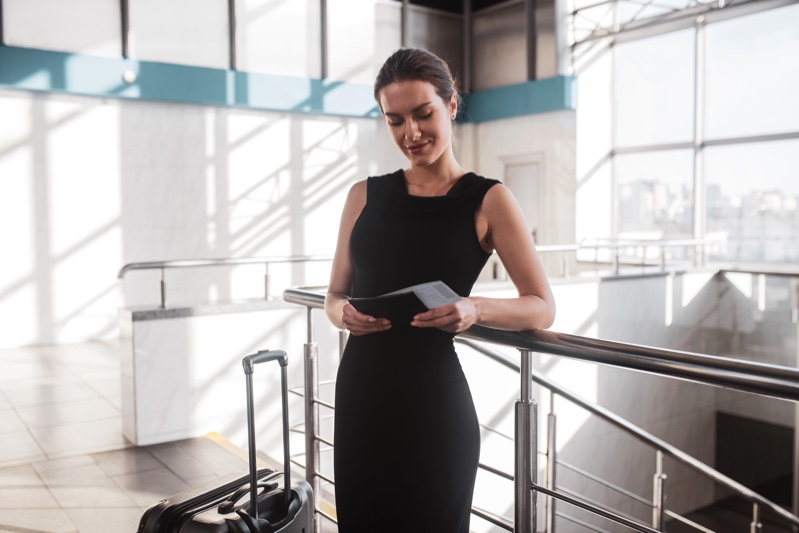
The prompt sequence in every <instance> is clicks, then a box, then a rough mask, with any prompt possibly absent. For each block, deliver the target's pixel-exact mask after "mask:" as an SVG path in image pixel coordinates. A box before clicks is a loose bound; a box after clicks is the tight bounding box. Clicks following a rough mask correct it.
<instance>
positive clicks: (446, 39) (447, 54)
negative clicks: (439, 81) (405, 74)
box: [408, 8, 463, 86]
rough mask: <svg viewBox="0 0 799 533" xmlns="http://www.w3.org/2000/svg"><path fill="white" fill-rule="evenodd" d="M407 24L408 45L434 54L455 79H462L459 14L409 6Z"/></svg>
mask: <svg viewBox="0 0 799 533" xmlns="http://www.w3.org/2000/svg"><path fill="white" fill-rule="evenodd" d="M408 26H409V31H408V46H412V47H418V48H424V49H425V50H430V51H431V52H433V53H434V54H437V55H438V56H439V57H441V58H442V59H444V60H445V61H446V62H447V64H448V65H449V68H450V70H452V73H453V74H454V75H455V76H456V78H457V79H459V80H463V20H462V19H461V17H460V16H457V15H453V14H451V13H446V12H443V11H442V12H431V11H430V10H427V9H414V8H411V9H409V13H408ZM462 85H463V84H462V83H461V86H462Z"/></svg>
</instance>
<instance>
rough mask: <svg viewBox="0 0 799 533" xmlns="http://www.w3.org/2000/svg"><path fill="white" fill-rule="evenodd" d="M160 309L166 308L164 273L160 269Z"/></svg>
mask: <svg viewBox="0 0 799 533" xmlns="http://www.w3.org/2000/svg"><path fill="white" fill-rule="evenodd" d="M161 309H166V273H165V269H164V268H162V269H161Z"/></svg>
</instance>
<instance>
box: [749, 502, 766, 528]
mask: <svg viewBox="0 0 799 533" xmlns="http://www.w3.org/2000/svg"><path fill="white" fill-rule="evenodd" d="M761 531H763V524H761V523H760V505H758V504H757V503H755V504H752V524H751V527H750V528H749V532H750V533H760V532H761Z"/></svg>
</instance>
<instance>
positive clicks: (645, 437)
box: [283, 288, 799, 531]
mask: <svg viewBox="0 0 799 533" xmlns="http://www.w3.org/2000/svg"><path fill="white" fill-rule="evenodd" d="M322 290H323V289H321V288H318V289H317V290H316V291H312V290H307V289H302V288H291V289H287V290H286V291H284V293H283V298H284V300H285V301H286V302H290V303H295V304H300V305H303V306H305V307H307V308H308V312H309V314H310V310H311V309H314V308H316V309H321V308H323V307H324V299H325V296H324V293H323V292H322ZM470 339H471V340H479V341H484V342H490V343H494V344H501V345H504V346H509V347H514V348H517V349H519V350H522V353H523V354H524V353H529V352H543V353H549V354H554V355H561V356H565V357H570V358H574V359H578V360H583V361H589V362H594V363H601V364H606V365H611V366H615V367H620V368H626V369H632V370H640V371H647V372H652V373H656V374H659V375H663V376H668V377H672V378H678V379H687V380H691V381H698V382H701V383H705V384H711V385H721V386H724V387H727V388H733V389H738V390H743V391H747V392H755V393H757V394H761V395H766V396H773V397H777V398H784V399H789V400H799V370H798V369H795V368H789V367H783V366H778V365H768V364H762V363H755V362H751V361H742V360H737V359H731V358H725V357H717V356H708V355H703V354H697V353H691V352H681V351H676V350H665V349H661V348H653V347H648V346H640V345H634V344H628V343H620V342H614V341H606V340H601V339H591V338H587V337H581V336H578V335H568V334H562V333H557V332H552V331H544V330H539V331H532V332H518V331H505V330H497V329H493V328H487V327H484V326H472V327H471V328H469V329H468V330H466V331H464V332H462V333H461V334H459V336H458V338H457V339H456V340H458V342H461V343H464V344H467V345H469V346H470V347H472V348H475V349H477V350H478V351H479V352H480V353H483V354H484V355H486V356H488V357H489V358H491V359H492V360H494V361H496V362H498V363H500V364H502V365H503V366H506V367H508V368H510V369H513V370H515V371H517V372H520V371H521V366H524V365H520V363H519V362H517V361H514V360H513V359H511V358H510V357H508V356H507V355H505V354H501V353H498V352H493V351H491V350H488V349H486V348H485V347H482V346H478V345H476V344H474V343H473V342H470ZM522 362H524V359H523V360H522ZM526 370H529V374H530V375H531V376H532V380H533V381H534V382H536V383H539V384H540V385H543V386H545V387H546V388H549V389H550V390H551V391H552V392H553V393H555V394H558V395H561V396H563V397H564V398H566V399H568V400H570V401H572V402H573V403H575V404H577V405H580V406H581V407H583V408H585V409H587V410H588V411H590V412H592V413H594V414H596V415H597V416H600V417H602V418H604V419H605V420H607V421H609V422H611V423H612V424H614V425H616V426H617V427H619V428H621V429H623V430H624V431H626V432H628V433H630V434H632V435H633V436H635V437H637V438H638V439H639V440H641V441H643V442H645V443H647V444H649V445H651V446H653V447H655V448H656V449H657V450H658V451H659V453H661V452H662V453H665V454H667V455H669V456H671V457H673V458H674V459H676V460H678V461H680V462H682V463H684V464H686V465H688V466H691V467H693V468H694V469H696V470H698V471H700V472H702V473H703V474H704V475H706V476H708V477H710V478H711V479H712V480H713V481H714V482H716V483H719V484H721V485H724V486H726V487H728V488H730V489H732V490H733V491H735V492H737V493H738V494H739V495H741V496H742V497H744V498H746V499H748V500H749V501H751V502H753V503H754V505H755V507H758V506H763V507H764V508H767V509H769V510H770V511H772V512H774V513H775V514H777V515H778V516H780V517H782V518H783V519H785V520H786V521H788V522H790V523H791V524H794V525H799V517H796V516H795V515H793V514H791V513H789V512H788V511H786V510H784V509H783V508H782V507H780V506H779V505H777V504H775V503H773V502H771V501H770V500H768V499H766V498H764V497H763V496H761V495H760V494H758V493H756V492H754V491H752V490H751V489H749V488H748V487H745V486H743V485H741V484H740V483H738V482H736V481H734V480H732V479H731V478H729V477H727V476H725V475H723V474H721V473H720V472H717V471H716V470H714V469H713V468H711V467H710V466H708V465H706V464H705V463H702V462H701V461H699V460H698V459H695V458H694V457H692V456H690V455H688V454H686V453H685V452H683V451H682V450H680V449H678V448H676V447H674V446H672V445H671V444H669V443H667V442H665V441H663V440H661V439H658V438H657V437H655V436H654V435H651V434H649V433H647V432H645V431H644V430H642V429H640V428H638V427H637V426H635V425H633V424H631V423H630V422H628V421H627V420H625V419H623V418H621V417H619V416H618V415H616V414H615V413H612V412H611V411H608V410H607V409H604V408H602V407H601V406H598V405H594V404H591V403H590V402H588V401H586V400H584V399H582V398H580V397H578V396H577V395H575V394H573V393H571V392H569V391H567V390H565V389H562V388H560V387H558V386H557V385H555V384H552V383H550V382H548V381H547V380H545V378H543V376H541V375H540V374H538V373H536V372H535V371H533V370H532V369H529V368H528V369H526ZM523 392H524V391H523ZM528 392H529V391H528ZM523 395H524V394H523ZM481 466H482V465H481ZM533 486H534V488H535V490H539V491H540V492H542V493H544V494H548V495H550V496H552V497H555V498H558V499H560V500H564V501H566V502H568V503H571V504H574V505H578V506H580V507H583V508H585V509H586V510H589V511H591V512H595V513H596V514H599V515H600V516H602V515H603V511H602V510H598V509H593V510H592V509H589V508H587V507H586V506H587V505H588V506H590V504H588V503H586V502H581V503H580V504H575V503H574V502H573V501H572V500H573V498H569V497H568V496H566V495H564V494H563V493H562V492H559V491H556V490H553V489H551V488H546V487H541V486H539V485H537V484H536V483H535V482H533ZM564 496H566V497H564ZM606 517H607V516H606ZM615 518H617V517H614V518H613V519H615ZM622 523H624V522H622ZM642 527H644V529H639V531H654V530H652V529H648V528H647V527H646V526H642Z"/></svg>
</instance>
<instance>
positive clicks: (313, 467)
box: [305, 307, 322, 533]
mask: <svg viewBox="0 0 799 533" xmlns="http://www.w3.org/2000/svg"><path fill="white" fill-rule="evenodd" d="M305 309H306V312H307V315H306V316H307V333H308V337H307V340H306V343H305V480H306V481H307V482H308V483H309V484H310V485H311V488H312V489H313V494H314V509H319V508H321V497H322V487H321V483H320V481H319V478H318V477H317V475H316V472H318V471H319V441H318V440H317V435H318V434H319V417H318V414H319V407H318V405H317V403H316V398H317V396H318V394H319V377H318V375H317V372H318V359H317V354H318V350H319V349H318V347H317V345H316V342H314V335H313V309H312V308H311V307H306V308H305ZM312 527H313V532H314V533H318V532H319V531H321V524H320V522H319V516H318V514H316V513H314V523H313V526H312Z"/></svg>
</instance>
